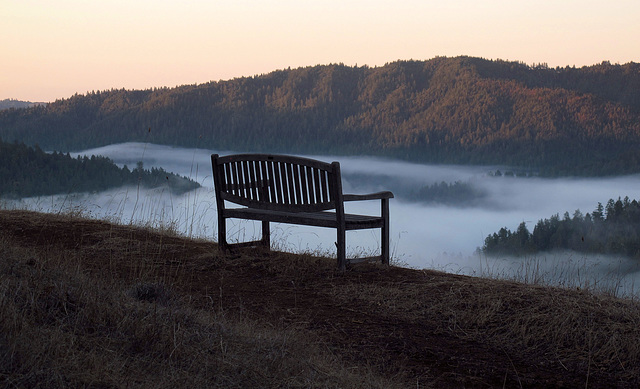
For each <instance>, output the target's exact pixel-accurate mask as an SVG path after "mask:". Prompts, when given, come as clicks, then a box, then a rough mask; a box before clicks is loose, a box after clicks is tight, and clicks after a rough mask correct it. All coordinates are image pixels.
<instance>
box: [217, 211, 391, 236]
mask: <svg viewBox="0 0 640 389" xmlns="http://www.w3.org/2000/svg"><path fill="white" fill-rule="evenodd" d="M225 215H226V216H227V217H232V218H236V219H247V220H261V221H271V222H274V223H287V224H298V225H306V226H314V227H329V228H338V222H337V221H336V214H335V212H331V211H320V212H296V213H292V212H282V211H270V210H266V209H251V208H227V209H226V210H225ZM344 221H345V228H346V230H347V231H350V230H362V229H369V228H382V227H383V226H384V218H383V217H381V216H367V215H355V214H351V213H345V214H344Z"/></svg>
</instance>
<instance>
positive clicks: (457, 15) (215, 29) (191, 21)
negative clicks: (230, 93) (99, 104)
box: [0, 0, 640, 102]
mask: <svg viewBox="0 0 640 389" xmlns="http://www.w3.org/2000/svg"><path fill="white" fill-rule="evenodd" d="M3 8H4V9H3V11H4V12H3V13H4V16H5V18H6V22H3V23H1V24H0V34H2V36H3V37H5V39H4V40H3V42H2V43H0V49H2V52H3V53H5V55H4V56H2V58H0V68H2V69H3V72H1V73H0V91H2V94H0V100H4V99H15V100H21V101H30V102H53V101H55V100H58V99H64V98H68V97H71V96H73V95H74V94H76V93H77V94H85V93H87V92H91V91H98V90H110V89H121V88H125V89H149V88H154V87H158V88H160V87H174V86H179V85H193V84H202V83H206V82H210V81H219V80H229V79H233V78H238V77H251V76H255V75H260V74H266V73H270V72H272V71H275V70H279V69H287V68H299V67H305V66H315V65H326V64H332V63H343V64H345V65H348V66H355V65H358V66H362V65H367V66H370V67H376V66H383V65H384V64H386V63H391V62H395V61H398V60H412V59H413V60H420V61H424V60H428V59H431V58H434V57H437V56H444V57H457V56H461V55H465V56H470V57H479V58H486V59H490V60H497V59H502V60H506V61H520V62H524V63H526V64H529V65H533V64H539V63H546V64H548V65H549V66H550V67H558V66H559V67H565V66H576V67H582V66H591V65H595V64H598V63H602V62H603V61H609V62H611V63H620V64H625V63H629V62H640V53H639V52H638V51H637V43H636V37H637V36H639V35H640V24H638V23H637V22H636V19H637V17H638V16H640V2H637V1H634V0H615V1H613V2H608V3H606V4H603V3H601V2H596V1H595V0H587V1H584V0H583V1H581V2H578V1H575V0H571V1H566V2H563V3H562V4H558V3H557V2H552V1H549V0H545V1H537V2H533V1H526V2H517V3H516V2H507V1H504V0H491V1H484V2H482V3H479V2H471V1H469V0H453V1H450V2H446V3H428V2H419V1H416V0H406V1H399V2H393V3H391V2H385V1H382V0H374V1H368V2H364V1H360V0H353V1H348V2H338V1H335V0H334V1H329V2H326V1H324V2H318V1H307V2H302V3H301V2H294V1H291V0H282V1H269V2H267V1H259V2H251V3H250V2H238V1H231V0H220V1H215V2H204V1H197V2H192V3H190V4H177V3H175V4H174V3H173V2H151V1H148V0H141V1H137V2H128V1H124V0H112V1H109V2H108V3H104V2H103V3H85V2H80V1H78V0H65V1H61V2H56V3H55V4H50V3H48V2H43V1H41V0H34V1H30V2H26V3H25V2H12V3H10V4H5V6H4V7H3Z"/></svg>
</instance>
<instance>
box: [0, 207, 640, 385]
mask: <svg viewBox="0 0 640 389" xmlns="http://www.w3.org/2000/svg"><path fill="white" fill-rule="evenodd" d="M0 312H2V313H3V314H2V315H1V316H0V386H7V387H38V386H39V387H69V386H71V387H76V386H81V387H124V386H135V387H172V386H173V387H176V386H179V387H205V386H206V387H385V388H387V387H421V388H422V387H432V388H441V387H503V386H504V387H588V388H608V387H622V388H625V387H629V388H635V387H638V386H640V305H639V304H638V303H637V302H634V301H631V300H625V299H619V298H615V297H611V296H606V295H598V294H594V293H590V292H588V291H584V290H575V289H574V290H567V289H560V288H549V287H543V286H536V285H525V284H521V283H517V282H512V281H500V280H491V279H482V278H472V277H465V276H458V275H452V274H446V273H440V272H434V271H420V270H411V269H402V268H396V267H390V268H387V267H382V266H379V265H370V264H364V265H359V266H356V267H354V268H352V269H351V270H349V271H347V272H346V273H340V272H338V271H336V270H335V260H333V259H328V258H323V257H317V256H312V255H293V254H284V253H277V252H268V251H263V250H253V249H247V250H244V251H240V252H237V253H235V254H231V255H223V254H221V253H219V252H218V251H217V246H216V245H215V244H213V243H210V242H204V241H195V240H189V239H183V238H179V237H176V236H172V235H167V234H163V233H157V232H154V231H151V230H148V229H141V228H134V227H127V226H118V225H113V224H109V223H106V222H100V221H91V220H85V219H79V218H76V217H73V218H70V217H65V216H51V215H43V214H38V213H30V212H23V211H0Z"/></svg>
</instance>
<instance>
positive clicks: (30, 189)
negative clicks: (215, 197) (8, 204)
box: [0, 140, 200, 198]
mask: <svg viewBox="0 0 640 389" xmlns="http://www.w3.org/2000/svg"><path fill="white" fill-rule="evenodd" d="M0 182H1V183H2V185H0V198H20V197H32V196H47V195H54V194H63V193H78V192H97V191H103V190H106V189H110V188H119V187H121V186H125V185H130V186H136V185H140V186H142V187H145V188H157V187H166V188H169V189H171V190H172V191H174V192H175V193H184V192H187V191H190V190H193V189H196V188H199V187H200V184H199V183H197V182H195V181H192V180H190V179H188V178H186V177H181V176H179V175H177V174H174V173H170V172H167V171H165V170H164V169H162V168H160V169H157V168H152V169H151V170H148V169H145V168H144V166H143V165H142V162H140V163H139V164H138V166H137V167H136V168H135V169H133V170H129V168H128V167H127V166H126V165H125V166H123V167H122V168H120V167H118V166H117V165H116V164H115V163H114V162H113V161H111V160H110V159H109V158H106V157H102V156H95V155H92V156H91V157H87V156H84V157H80V156H78V158H76V159H74V158H71V156H70V155H69V154H66V155H65V154H62V153H58V152H54V153H45V152H44V151H42V149H40V148H39V147H38V146H36V147H28V146H26V145H24V144H11V143H6V142H3V141H2V140H0Z"/></svg>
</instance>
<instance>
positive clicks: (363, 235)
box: [21, 143, 640, 278]
mask: <svg viewBox="0 0 640 389" xmlns="http://www.w3.org/2000/svg"><path fill="white" fill-rule="evenodd" d="M214 152H217V153H219V154H221V155H225V154H228V153H230V152H228V151H222V152H219V151H214V150H203V149H186V148H176V147H169V146H160V145H153V144H143V143H125V144H117V145H110V146H106V147H101V148H96V149H91V150H85V151H82V152H79V153H75V154H74V156H75V155H84V154H86V155H91V154H96V155H104V156H107V157H109V158H111V159H112V160H113V161H114V162H116V163H117V164H119V165H121V166H122V165H124V164H126V165H128V166H130V167H132V166H135V164H136V162H138V161H140V160H142V161H143V164H144V166H145V168H150V167H162V168H163V169H165V170H167V171H170V172H174V173H177V174H180V175H183V176H186V177H189V178H191V179H194V180H196V181H198V182H199V183H200V184H201V185H202V186H203V187H202V188H200V189H198V190H196V191H193V192H189V193H186V194H184V195H181V196H176V195H172V194H171V193H170V191H169V190H168V189H167V188H158V189H154V190H143V189H139V188H120V189H117V190H111V191H108V192H104V193H99V194H78V195H73V196H51V197H48V198H38V199H23V200H22V201H21V204H22V206H27V205H28V206H29V207H32V208H35V209H39V210H43V211H49V212H56V211H58V210H61V209H63V208H65V207H70V206H71V207H78V208H80V209H83V210H84V211H85V212H88V213H90V214H91V215H92V216H95V217H103V218H107V219H111V220H115V221H119V222H126V223H128V222H133V223H138V224H148V225H154V226H158V225H170V226H171V228H175V229H176V230H177V231H179V232H180V233H182V234H185V235H187V236H193V237H202V238H207V239H216V230H217V225H216V215H215V199H214V196H213V192H212V187H213V182H212V178H211V160H210V154H211V153H214ZM309 157H311V158H315V159H320V160H323V161H326V162H331V161H339V162H340V163H341V167H342V172H343V182H344V184H343V186H344V190H345V192H346V193H369V192H374V191H379V190H391V191H392V192H394V193H396V198H395V199H392V201H391V206H390V208H391V239H392V243H391V249H392V255H393V256H394V258H396V259H397V260H398V261H399V262H401V263H404V264H406V265H407V266H410V267H415V268H424V267H428V268H436V269H442V270H447V271H450V272H457V273H463V274H472V275H487V274H488V275H491V274H500V273H504V274H506V273H510V274H517V271H518V267H521V266H523V261H522V260H521V259H517V260H503V259H491V258H486V257H482V256H477V255H474V252H475V250H476V249H477V248H478V247H480V246H482V245H483V243H484V238H485V237H486V236H487V235H489V234H491V233H494V232H497V231H498V230H499V229H500V228H501V227H507V228H509V229H511V230H514V229H515V228H516V227H517V226H518V224H520V223H521V222H523V221H524V222H525V223H526V224H527V227H528V228H529V230H530V231H532V230H533V227H534V225H535V224H536V223H537V222H538V220H540V219H545V218H549V217H550V216H552V215H554V214H556V213H558V214H560V216H562V214H563V213H564V212H569V213H570V214H573V212H574V211H575V210H576V209H580V210H581V211H582V213H584V214H586V213H587V212H592V211H593V210H594V209H595V207H596V205H597V203H598V202H602V203H603V204H604V203H606V201H607V200H608V199H610V198H614V199H617V198H618V197H623V198H624V197H625V196H629V197H630V198H639V197H640V196H639V195H640V176H638V175H633V176H625V177H615V178H596V179H584V178H573V179H571V178H569V179H567V178H563V179H545V178H520V177H491V176H489V175H488V174H487V173H488V172H492V171H495V170H496V169H504V168H503V167H496V166H482V167H478V166H474V167H466V166H431V165H420V164H413V163H407V162H401V161H391V160H385V159H379V158H370V157H335V156H317V155H316V156H309ZM503 171H504V170H503ZM381 172H382V173H381ZM442 181H444V182H447V183H453V182H455V181H463V182H469V183H471V184H472V185H473V186H474V187H476V188H479V189H482V190H483V191H484V192H485V194H486V196H485V197H484V198H483V200H482V202H481V205H474V206H467V207H451V206H439V205H425V204H421V203H417V202H413V201H410V200H409V197H407V196H406V194H407V193H410V192H411V191H412V190H417V189H419V188H420V187H422V186H426V185H432V184H434V183H439V182H442ZM346 206H347V209H346V210H347V212H357V213H374V214H375V213H378V212H379V202H378V201H369V202H355V203H347V204H346ZM272 230H273V231H274V236H273V239H272V241H273V244H274V245H275V246H276V247H277V248H278V249H283V250H288V251H314V252H320V253H329V254H334V253H335V247H334V244H333V242H334V241H335V231H333V230H331V229H322V228H312V227H301V226H290V225H277V224H274V225H273V226H272ZM259 231H260V228H259V226H258V225H257V223H253V222H244V221H232V222H231V223H229V227H228V235H229V236H230V237H231V239H234V238H235V239H239V240H244V239H251V238H253V237H256V236H257V235H258V233H259ZM347 245H348V249H347V251H348V252H349V253H351V254H357V253H362V252H364V253H373V252H377V250H378V248H379V233H378V231H377V230H373V231H351V232H349V233H348V234H347ZM571 261H573V263H574V264H576V263H578V262H580V261H582V262H584V263H582V265H581V267H582V268H583V272H585V271H587V270H588V271H589V272H591V273H593V274H601V273H602V274H604V273H608V274H615V275H619V276H621V277H622V276H624V277H631V278H633V277H635V276H637V274H638V273H637V269H635V268H634V267H633V266H632V265H633V263H634V261H629V260H627V259H623V258H614V259H613V260H610V259H608V258H607V259H603V258H602V257H600V258H598V257H587V256H583V255H580V254H575V253H573V254H562V255H561V254H553V255H546V256H540V257H539V258H536V259H535V260H534V262H537V266H538V269H540V268H541V267H544V268H545V269H546V268H553V266H551V265H553V264H557V263H571ZM586 262H588V264H585V263H586ZM598 263H607V265H606V266H609V267H610V265H611V263H617V264H618V265H616V266H617V267H616V266H614V268H613V269H610V268H608V267H607V269H603V268H602V266H605V265H598ZM606 266H605V267H606ZM556 268H557V266H556ZM530 270H531V269H530ZM562 274H563V275H562V276H561V277H564V275H567V274H569V271H568V270H565V271H562ZM583 275H584V273H583ZM585 277H586V276H585Z"/></svg>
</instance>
